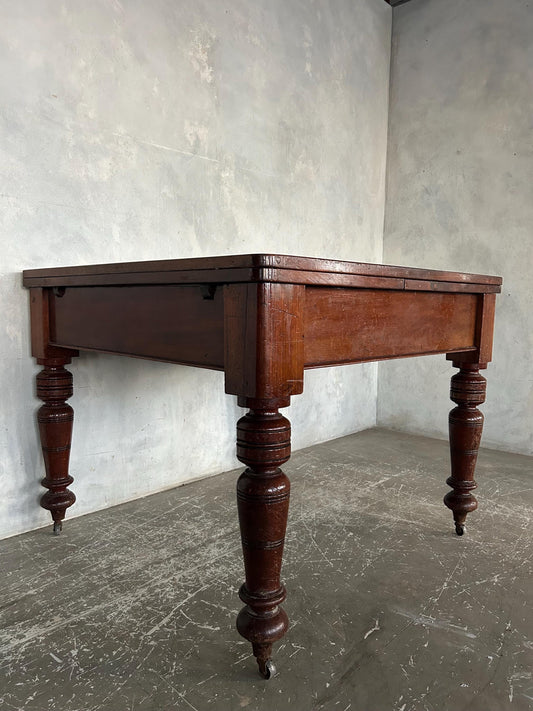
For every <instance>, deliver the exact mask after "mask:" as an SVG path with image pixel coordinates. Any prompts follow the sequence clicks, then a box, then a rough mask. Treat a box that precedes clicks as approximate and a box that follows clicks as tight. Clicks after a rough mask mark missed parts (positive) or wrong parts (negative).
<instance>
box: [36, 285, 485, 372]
mask: <svg viewBox="0 0 533 711" xmlns="http://www.w3.org/2000/svg"><path fill="white" fill-rule="evenodd" d="M301 288H302V289H304V290H305V301H304V308H303V316H302V318H303V329H302V333H303V340H304V347H303V358H304V364H303V365H304V367H305V368H314V367H320V366H325V365H335V364H342V363H357V362H363V361H369V360H381V359H388V358H402V357H406V356H411V355H422V354H430V353H453V352H466V351H475V350H476V348H477V347H478V343H477V341H478V340H479V338H478V336H479V321H480V320H481V316H480V313H481V311H480V304H481V303H482V299H483V294H470V293H444V292H422V291H418V292H410V291H402V290H388V289H387V290H383V289H354V288H342V287H324V286H316V287H315V286H306V287H301ZM49 304H50V343H51V344H52V345H54V346H60V347H64V348H76V349H81V350H95V351H102V352H109V353H116V354H120V355H129V356H135V357H141V358H149V359H154V360H161V361H169V362H174V363H185V364H190V365H195V366H200V367H204V368H213V369H216V370H223V369H224V297H223V288H216V289H214V290H212V291H208V290H206V289H205V288H204V289H202V287H201V286H200V285H194V286H191V285H138V286H135V285H132V286H104V287H102V286H97V287H89V286H87V287H67V288H66V289H64V290H63V289H54V290H51V289H50V290H49Z"/></svg>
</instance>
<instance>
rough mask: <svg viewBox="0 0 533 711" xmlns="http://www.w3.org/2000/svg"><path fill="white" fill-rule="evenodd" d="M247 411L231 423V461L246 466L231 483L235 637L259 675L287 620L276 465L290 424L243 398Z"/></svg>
mask: <svg viewBox="0 0 533 711" xmlns="http://www.w3.org/2000/svg"><path fill="white" fill-rule="evenodd" d="M244 403H245V406H247V407H249V408H250V411H249V412H248V413H247V414H246V415H245V416H244V417H242V418H241V419H240V420H239V422H238V423H237V457H238V459H239V460H240V461H241V462H243V464H246V465H247V467H248V468H247V469H246V470H245V471H244V473H243V474H241V476H240V478H239V481H238V483H237V505H238V510H239V522H240V527H241V538H242V549H243V555H244V568H245V576H246V582H245V583H244V585H243V586H242V587H241V589H240V591H239V597H240V598H241V600H242V601H243V602H244V603H245V605H246V607H244V608H243V609H242V610H241V611H240V613H239V616H238V617H237V629H238V631H239V633H240V634H241V635H242V636H243V637H245V638H246V639H247V640H249V641H250V642H251V643H252V648H253V653H254V655H255V657H256V658H257V663H258V665H259V671H260V673H261V674H262V675H263V676H264V677H265V678H266V679H268V678H270V676H273V674H274V673H275V668H274V666H273V664H272V662H271V659H270V657H271V653H272V644H273V643H274V642H276V641H277V640H279V639H281V637H283V635H284V634H285V632H286V631H287V629H288V626H289V621H288V618H287V615H286V613H285V611H284V610H283V609H282V608H281V607H280V604H281V603H282V602H283V600H285V597H286V591H285V587H284V586H283V585H282V584H281V583H280V572H281V562H282V556H283V543H284V540H285V529H286V526H287V515H288V511H289V492H290V482H289V479H288V478H287V477H286V476H285V474H284V473H283V472H282V471H281V469H280V468H279V466H280V465H281V464H284V463H285V462H286V461H288V459H289V457H290V453H291V426H290V422H289V421H288V420H287V419H286V418H285V417H283V415H281V414H280V413H279V411H278V406H277V405H278V403H276V404H275V405H274V404H272V402H269V401H268V400H252V399H250V398H246V399H245V400H244V401H243V404H244Z"/></svg>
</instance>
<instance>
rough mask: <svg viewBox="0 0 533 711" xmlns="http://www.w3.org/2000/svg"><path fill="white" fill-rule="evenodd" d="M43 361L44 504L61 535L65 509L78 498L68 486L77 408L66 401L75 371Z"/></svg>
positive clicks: (40, 387) (39, 415)
mask: <svg viewBox="0 0 533 711" xmlns="http://www.w3.org/2000/svg"><path fill="white" fill-rule="evenodd" d="M39 362H41V364H43V365H44V366H45V367H44V369H43V370H42V371H41V372H40V373H39V374H38V375H37V397H39V398H40V399H41V400H43V401H44V405H42V406H41V407H40V408H39V411H38V413H37V422H38V424H39V433H40V437H41V446H42V450H43V458H44V465H45V470H46V476H45V478H44V479H43V480H42V482H41V483H42V485H43V486H44V487H45V488H47V489H48V491H47V492H46V493H45V494H43V496H42V497H41V506H42V507H43V508H44V509H47V510H48V511H50V513H51V515H52V519H53V521H54V533H55V534H56V535H57V534H59V533H60V532H61V529H62V525H63V524H62V522H63V519H64V518H65V511H66V510H67V508H68V507H69V506H72V504H73V503H74V502H75V501H76V497H75V496H74V494H73V493H72V491H70V490H69V489H68V486H69V484H72V482H73V481H74V479H73V478H72V477H71V476H70V475H69V473H68V464H69V457H70V443H71V439H72V424H73V420H74V411H73V409H72V408H71V406H70V405H68V404H67V403H66V402H65V401H66V400H67V399H68V398H69V397H71V396H72V393H73V390H72V374H71V373H70V372H69V371H68V370H65V368H64V367H63V364H62V363H60V364H58V363H56V362H54V363H52V364H49V363H47V362H46V361H39ZM67 362H69V361H67Z"/></svg>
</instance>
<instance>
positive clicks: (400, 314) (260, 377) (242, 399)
mask: <svg viewBox="0 0 533 711" xmlns="http://www.w3.org/2000/svg"><path fill="white" fill-rule="evenodd" d="M24 285H25V286H27V287H28V288H30V293H31V327H32V353H33V355H34V356H35V357H36V358H37V361H38V363H40V364H42V365H43V366H44V369H43V371H42V372H41V373H40V374H39V375H38V385H37V393H38V396H39V397H40V398H41V399H42V400H43V401H44V405H43V406H42V407H41V409H40V410H39V413H38V421H39V430H40V435H41V443H42V447H43V454H44V459H45V468H46V477H45V479H44V480H43V484H44V486H45V487H46V488H48V489H49V491H48V492H47V493H46V494H44V496H43V498H42V501H41V504H42V506H44V507H45V508H47V509H49V510H50V512H51V514H52V518H53V520H54V530H55V531H56V532H59V530H60V529H61V522H62V520H63V518H64V516H65V510H66V508H67V507H68V506H70V505H72V504H73V503H74V500H75V499H74V494H72V492H70V491H69V489H68V486H69V484H70V483H71V482H72V477H71V476H70V474H69V472H68V458H69V451H70V439H71V432H72V418H73V413H72V409H71V408H70V406H69V405H68V404H67V403H66V400H67V399H68V398H69V397H70V396H71V395H72V376H71V375H70V373H69V372H68V371H67V370H65V368H64V366H65V365H66V364H67V363H69V362H70V360H71V358H72V357H73V356H75V355H77V354H78V350H96V351H103V352H109V353H117V354H122V355H128V356H133V357H140V358H150V359H155V360H165V361H170V362H174V363H185V364H188V365H194V366H198V367H203V368H213V369H217V370H224V375H225V387H226V392H227V393H230V394H233V395H236V396H237V398H238V402H239V404H240V405H241V406H242V407H246V408H247V409H248V410H249V411H248V413H247V414H246V415H245V416H244V417H242V418H241V419H240V420H239V422H238V424H237V457H238V459H239V460H240V461H241V462H243V464H245V465H246V470H245V471H244V472H243V474H242V475H241V476H240V478H239V480H238V483H237V506H238V512H239V522H240V529H241V539H242V548H243V556H244V568H245V583H244V585H243V586H242V587H241V589H240V592H239V595H240V598H241V600H242V601H243V602H244V604H245V607H244V608H243V609H242V610H241V612H240V613H239V616H238V618H237V629H238V631H239V632H240V634H241V635H243V636H244V637H245V638H246V639H247V640H249V641H250V642H251V643H252V649H253V653H254V655H255V656H256V658H257V662H258V665H259V670H260V672H261V674H262V675H263V676H264V677H266V678H268V677H269V676H271V675H272V673H273V672H274V667H273V665H272V662H271V653H272V645H273V643H274V642H276V641H277V640H279V639H281V637H282V636H283V635H284V634H285V632H286V631H287V628H288V624H289V623H288V619H287V615H286V614H285V612H284V611H283V608H282V607H281V603H282V602H283V600H284V599H285V596H286V591H285V588H284V586H283V584H282V583H281V580H280V574H281V565H282V556H283V545H284V539H285V529H286V525H287V514H288V507H289V491H290V484H289V480H288V478H287V477H286V476H285V474H284V473H283V471H282V470H281V466H282V465H283V464H284V463H285V462H287V461H288V459H289V457H290V424H289V421H288V420H287V419H286V418H285V417H283V415H281V414H280V412H279V408H283V407H287V406H288V405H289V403H290V397H291V396H292V395H297V394H299V393H301V392H302V391H303V373H304V368H314V367H320V366H324V365H340V364H343V363H357V362H363V361H369V360H380V359H384V358H401V357H406V356H415V355H425V354H429V353H443V354H446V357H447V358H449V359H451V360H453V364H454V366H455V367H458V368H459V372H458V373H457V374H456V375H454V376H453V378H452V388H451V398H452V400H453V401H454V402H455V403H456V404H457V407H456V408H455V409H454V410H452V412H451V413H450V449H451V462H452V468H451V476H450V478H449V479H448V480H447V481H448V484H449V485H450V487H451V488H452V491H450V492H449V493H448V494H447V495H446V497H445V503H446V505H447V506H448V507H449V508H451V509H452V511H453V515H454V520H455V526H456V531H457V533H458V534H459V535H462V533H463V531H464V522H465V518H466V515H467V514H468V513H469V512H470V511H473V510H474V509H475V508H476V505H477V503H476V500H475V498H474V496H473V495H472V493H471V492H472V490H473V489H474V488H475V487H476V483H475V481H474V468H475V464H476V458H477V451H478V449H479V442H480V438H481V429H482V424H483V416H482V415H481V413H480V411H479V410H478V409H477V406H478V405H480V404H481V403H482V402H483V401H484V398H485V379H484V378H483V377H482V376H481V375H480V374H479V369H480V368H485V367H486V364H487V363H488V362H489V361H490V359H491V350H492V333H493V324H494V307H495V297H496V293H498V292H499V291H500V288H501V279H500V278H499V277H495V276H484V275H478V274H463V273H459V272H439V271H434V270H425V269H415V268H411V267H394V266H386V265H376V264H361V263H358V262H341V261H333V260H325V259H313V258H309V257H292V256H286V255H275V254H248V255H236V256H229V257H210V258H197V259H180V260H165V261H160V262H134V263H129V264H108V265H92V266H82V267H64V268H63V267H59V268H55V269H39V270H31V271H27V272H24Z"/></svg>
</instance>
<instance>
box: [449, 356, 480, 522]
mask: <svg viewBox="0 0 533 711" xmlns="http://www.w3.org/2000/svg"><path fill="white" fill-rule="evenodd" d="M453 365H454V367H455V368H459V372H458V373H456V374H455V375H454V376H453V377H452V383H451V390H450V398H451V399H452V400H453V401H454V402H455V403H457V407H455V408H454V409H453V410H452V411H451V412H450V417H449V428H450V455H451V471H452V474H451V476H450V477H449V478H448V479H447V480H446V483H447V484H448V485H449V486H451V487H452V489H453V491H450V492H448V493H447V494H446V496H445V497H444V503H445V504H446V506H447V507H448V508H450V509H451V510H452V511H453V518H454V521H455V531H456V533H457V535H458V536H462V535H463V533H464V524H465V519H466V515H467V514H468V513H470V511H474V510H475V509H476V508H477V501H476V498H475V496H473V494H472V493H471V492H472V490H473V489H475V488H476V487H477V484H476V482H475V481H474V470H475V467H476V461H477V454H478V450H479V443H480V441H481V433H482V430H483V414H482V413H481V412H480V411H479V410H478V409H477V405H481V403H482V402H484V401H485V388H486V385H487V381H486V380H485V378H484V377H483V376H482V375H480V373H479V367H480V366H479V364H478V363H463V362H454V363H453Z"/></svg>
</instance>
